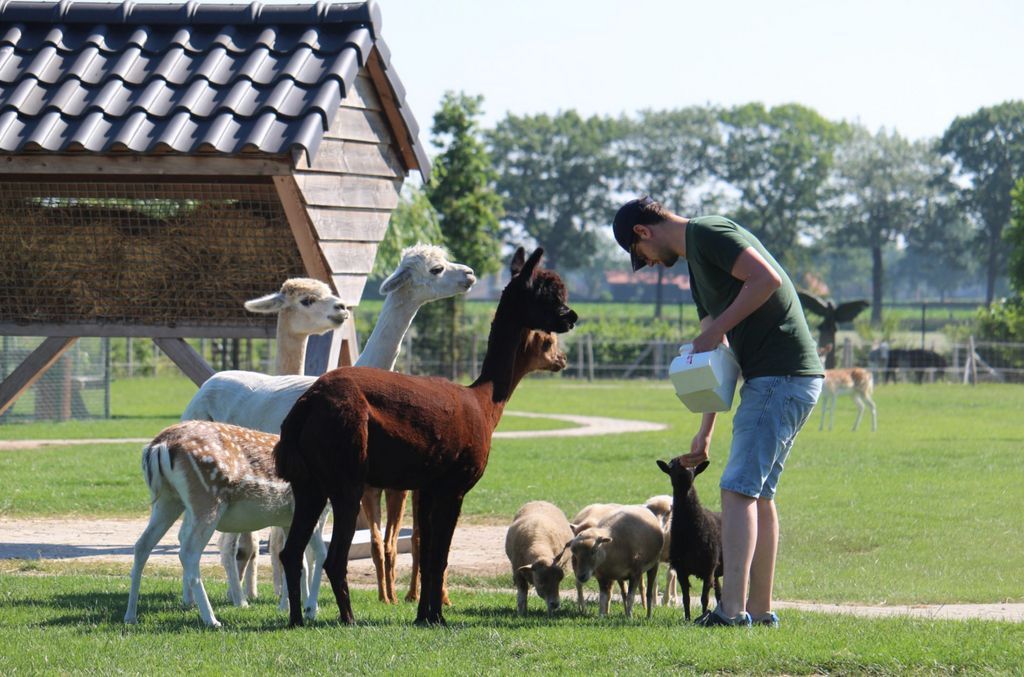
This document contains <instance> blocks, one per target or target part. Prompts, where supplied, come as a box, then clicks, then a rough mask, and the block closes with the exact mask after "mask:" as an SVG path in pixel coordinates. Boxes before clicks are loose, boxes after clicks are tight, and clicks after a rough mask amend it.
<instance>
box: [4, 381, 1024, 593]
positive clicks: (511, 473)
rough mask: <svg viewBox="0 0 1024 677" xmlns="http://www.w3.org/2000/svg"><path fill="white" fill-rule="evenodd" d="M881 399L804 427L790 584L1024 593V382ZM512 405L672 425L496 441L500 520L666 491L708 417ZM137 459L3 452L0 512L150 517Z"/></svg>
mask: <svg viewBox="0 0 1024 677" xmlns="http://www.w3.org/2000/svg"><path fill="white" fill-rule="evenodd" d="M168 401H169V398H168ZM876 401H877V402H878V406H879V421H880V423H879V431H878V432H877V433H874V434H872V433H871V432H869V431H868V430H867V429H866V424H865V427H862V429H861V430H860V431H859V432H858V433H852V432H850V431H849V430H848V427H849V425H850V424H851V423H852V420H853V411H854V408H853V405H852V402H851V401H850V400H848V399H847V400H841V401H840V404H839V407H838V409H839V410H838V412H837V416H836V425H837V429H836V430H835V431H833V432H831V433H829V432H827V431H826V432H818V430H817V422H818V418H817V412H815V414H814V415H813V416H812V418H811V421H810V422H809V424H808V426H807V428H806V429H805V431H804V432H803V433H801V436H800V438H799V439H798V441H797V444H796V447H795V449H794V451H793V454H792V456H791V458H790V462H789V464H788V465H787V470H786V473H785V475H784V476H783V480H782V483H781V485H780V493H779V497H778V505H779V511H780V515H781V520H782V536H781V547H780V555H779V574H778V579H777V584H776V585H777V591H778V596H779V598H784V599H807V600H820V601H857V602H867V603H892V604H896V603H947V602H957V601H959V602H997V601H1024V573H1022V572H1024V548H1021V547H1020V534H1021V533H1024V513H1022V512H1021V511H1020V510H1019V506H1020V505H1022V504H1024V463H1021V452H1022V450H1024V428H1021V426H1020V424H1019V412H1020V411H1021V410H1024V388H1020V387H1017V386H996V385H991V386H979V387H976V388H966V387H962V386H955V385H932V386H914V385H897V386H888V387H881V388H879V389H878V390H877V391H876ZM147 406H148V405H147ZM151 406H153V407H154V409H153V411H155V412H157V413H159V411H160V410H159V409H158V408H157V405H156V404H154V405H151ZM164 406H167V407H170V406H171V405H170V404H166V405H164ZM510 409H513V410H520V411H532V412H544V411H551V412H557V413H576V414H597V415H609V416H618V417H623V418H637V419H643V420H649V421H660V422H663V423H666V424H668V425H669V426H670V428H669V429H668V430H666V431H664V432H658V433H642V434H627V435H607V436H603V437H583V438H565V439H559V438H543V439H532V440H507V439H498V440H495V442H494V445H493V450H492V453H491V458H490V463H489V465H488V469H487V473H486V474H485V475H484V477H483V479H482V480H481V481H480V483H479V484H478V485H477V486H476V487H475V488H474V489H473V491H472V492H470V493H469V495H468V496H467V498H466V503H465V506H464V511H463V519H464V520H466V521H467V522H473V521H478V522H479V521H485V522H490V523H504V522H507V521H508V520H509V519H510V517H511V515H512V514H513V513H514V512H515V510H516V509H517V508H518V507H519V506H520V505H522V504H523V503H525V502H526V501H530V500H536V499H545V500H550V501H553V502H554V503H556V504H557V505H559V506H560V507H561V508H562V509H563V510H565V511H566V513H567V514H569V515H570V516H571V515H572V514H573V513H575V512H576V511H577V510H578V509H579V508H581V507H582V506H583V505H586V504H588V503H592V502H596V501H616V502H627V503H637V502H642V501H643V500H645V499H646V498H647V497H649V496H651V495H654V494H659V493H669V492H670V486H669V483H668V480H667V478H666V477H665V476H664V475H663V474H662V473H661V472H660V471H659V470H658V469H657V468H656V467H655V465H654V460H655V459H657V458H669V457H671V456H674V455H677V454H679V453H681V452H682V451H683V450H684V449H686V448H687V447H688V446H689V442H690V439H691V437H692V435H693V433H694V431H695V430H696V427H697V424H698V417H697V415H695V414H690V413H689V412H687V411H686V410H685V409H684V408H683V407H682V406H681V405H680V404H679V403H678V401H677V400H676V399H675V397H674V396H673V394H672V392H671V390H670V388H669V386H668V385H667V384H663V383H657V382H644V381H631V382H614V383H607V382H603V383H596V384H593V385H589V384H586V383H577V382H574V381H569V380H559V379H538V380H532V381H531V380H529V379H527V381H525V382H524V383H523V385H522V386H521V387H520V389H519V390H518V391H517V392H516V394H515V396H514V398H513V400H512V403H511V405H510ZM506 421H507V422H508V423H514V424H515V426H517V427H521V426H532V425H535V424H536V422H535V421H534V420H532V419H525V418H516V417H508V418H507V419H506ZM545 423H550V421H547V422H545V421H541V422H540V424H541V425H544V424H545ZM555 424H560V422H555ZM81 425H82V426H86V425H89V424H81ZM92 425H95V426H97V427H98V428H103V427H104V426H105V425H106V422H96V423H94V424H92ZM133 425H134V423H133ZM25 427H29V426H25ZM157 428H159V426H157ZM717 428H718V430H717V433H716V437H715V440H714V443H713V448H712V461H713V465H712V469H711V471H709V472H708V473H707V474H705V475H704V476H702V478H701V480H700V481H698V490H699V491H700V493H701V495H702V497H703V499H704V501H705V503H706V504H707V505H708V506H710V507H716V506H717V505H718V502H719V501H718V490H717V482H716V478H717V474H718V472H720V470H721V467H722V463H723V462H724V460H725V456H726V452H727V448H728V447H727V445H728V441H729V436H730V435H729V433H730V421H729V416H728V415H725V416H723V417H722V419H721V420H720V421H719V424H718V427H717ZM6 429H7V430H8V431H10V430H11V429H12V427H11V426H8V427H7V428H6ZM153 432H155V429H154V430H151V431H148V433H147V434H152V433H153ZM102 434H104V435H106V434H108V433H107V432H103V433H102ZM44 436H45V435H44ZM138 459H139V445H138V444H113V445H84V446H76V447H67V448H50V449H44V450H37V451H12V452H0V486H3V487H4V488H5V491H4V492H3V494H2V496H0V516H29V515H58V514H78V515H97V516H103V515H116V516H144V515H146V514H147V508H148V505H147V503H148V494H147V492H146V489H145V486H144V484H143V482H142V478H141V474H140V471H139V466H138V463H139V460H138ZM83 477H86V478H88V480H85V481H83V479H82V478H83Z"/></svg>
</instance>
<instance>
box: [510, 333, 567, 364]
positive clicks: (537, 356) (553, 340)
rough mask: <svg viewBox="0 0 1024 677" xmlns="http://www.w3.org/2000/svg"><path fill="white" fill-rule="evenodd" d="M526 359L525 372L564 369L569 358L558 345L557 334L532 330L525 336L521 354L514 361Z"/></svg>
mask: <svg viewBox="0 0 1024 677" xmlns="http://www.w3.org/2000/svg"><path fill="white" fill-rule="evenodd" d="M520 359H522V360H525V361H526V365H527V367H526V372H527V373H529V372H534V371H553V372H559V371H562V370H563V369H565V367H566V366H567V365H568V363H569V360H568V358H567V357H566V355H565V353H564V352H562V350H561V349H560V348H559V347H558V334H552V333H550V332H546V331H536V330H532V331H530V332H529V334H528V335H527V337H526V341H525V342H524V346H523V350H522V354H521V356H520V357H517V358H516V361H517V363H518V361H519V360H520Z"/></svg>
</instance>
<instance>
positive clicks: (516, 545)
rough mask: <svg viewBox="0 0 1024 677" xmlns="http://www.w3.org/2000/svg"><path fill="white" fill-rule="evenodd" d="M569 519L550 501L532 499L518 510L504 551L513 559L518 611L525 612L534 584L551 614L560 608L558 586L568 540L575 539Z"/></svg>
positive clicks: (511, 560) (563, 567)
mask: <svg viewBox="0 0 1024 677" xmlns="http://www.w3.org/2000/svg"><path fill="white" fill-rule="evenodd" d="M572 537H573V533H572V529H570V528H569V520H567V519H565V514H564V513H563V512H562V511H561V510H560V509H559V508H558V506H556V505H553V504H551V503H548V502H547V501H530V502H529V503H527V504H526V505H524V506H523V507H521V508H520V509H519V511H518V512H516V514H515V517H514V518H513V519H512V525H511V526H509V528H508V533H506V534H505V554H506V555H508V560H509V562H511V563H512V580H513V581H514V582H515V585H516V589H517V590H518V594H517V596H516V611H517V612H518V613H519V615H520V616H525V615H526V598H527V595H528V594H529V591H530V586H531V585H533V586H534V587H535V588H536V589H537V595H539V596H540V598H541V599H543V600H544V601H545V602H546V603H547V606H548V615H549V616H550V615H551V614H553V613H554V612H555V611H557V610H558V606H559V602H560V598H559V595H558V587H559V585H560V584H561V583H562V579H563V578H564V577H565V565H566V564H567V563H568V561H569V559H568V558H567V557H565V553H566V547H565V544H566V543H567V542H569V541H570V540H572Z"/></svg>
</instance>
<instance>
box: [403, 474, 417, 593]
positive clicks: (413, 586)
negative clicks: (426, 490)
mask: <svg viewBox="0 0 1024 677" xmlns="http://www.w3.org/2000/svg"><path fill="white" fill-rule="evenodd" d="M419 500H420V492H419V490H416V491H413V492H412V538H410V539H409V540H410V541H411V542H410V544H409V545H410V551H411V554H412V570H411V571H410V576H409V592H407V593H406V594H405V601H406V602H415V601H416V600H417V599H418V598H419V590H418V588H419V583H420V524H419V515H420V507H419Z"/></svg>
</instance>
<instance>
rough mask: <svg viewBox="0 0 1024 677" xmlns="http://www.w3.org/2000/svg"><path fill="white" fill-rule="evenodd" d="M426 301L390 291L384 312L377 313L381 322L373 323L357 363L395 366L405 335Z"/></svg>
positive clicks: (360, 365)
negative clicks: (418, 300)
mask: <svg viewBox="0 0 1024 677" xmlns="http://www.w3.org/2000/svg"><path fill="white" fill-rule="evenodd" d="M422 305H423V303H421V302H417V301H415V300H413V299H410V298H406V297H405V296H404V295H402V294H399V293H397V292H395V293H391V294H388V296H387V298H385V299H384V306H383V307H382V308H381V310H380V315H378V316H377V324H376V325H375V326H374V327H373V331H372V332H371V333H370V338H368V339H366V345H365V346H363V350H362V352H361V353H360V354H359V359H358V360H356V363H355V365H354V366H356V367H376V368H378V369H388V370H392V369H394V368H395V362H396V361H397V360H398V353H399V351H400V350H401V349H402V339H404V338H405V333H406V332H407V331H409V326H410V325H412V320H413V318H414V317H416V311H418V310H419V309H420V306H422Z"/></svg>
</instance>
